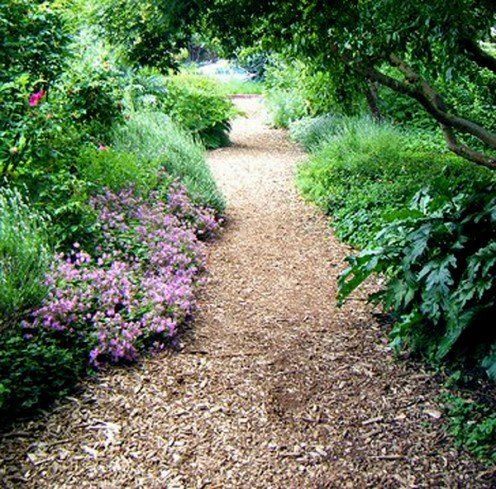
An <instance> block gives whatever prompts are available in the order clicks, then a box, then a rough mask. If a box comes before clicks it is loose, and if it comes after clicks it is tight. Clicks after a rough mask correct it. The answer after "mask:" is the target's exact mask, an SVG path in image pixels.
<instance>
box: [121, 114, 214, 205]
mask: <svg viewBox="0 0 496 489" xmlns="http://www.w3.org/2000/svg"><path fill="white" fill-rule="evenodd" d="M112 147H113V148H114V149H115V151H117V152H128V153H131V154H133V155H135V156H136V157H137V158H138V160H139V164H140V166H142V167H143V168H149V167H152V168H153V167H154V166H155V165H157V166H158V167H159V168H163V169H164V170H165V172H166V174H168V175H170V177H171V178H175V179H179V181H181V183H182V184H183V185H184V186H185V188H186V189H187V192H188V195H189V196H190V197H191V199H192V200H193V202H195V203H196V204H198V205H200V206H207V207H211V208H213V209H215V210H216V212H218V213H220V212H221V211H222V210H223V209H224V199H223V197H222V195H221V194H220V192H219V190H218V188H217V186H216V183H215V181H214V179H213V177H212V174H211V173H210V170H209V168H208V166H207V164H206V162H205V156H204V149H203V147H202V146H201V145H200V144H198V143H197V142H196V141H195V140H194V139H193V137H192V136H191V135H189V134H188V133H186V132H185V131H184V130H182V129H181V128H179V127H178V126H177V125H176V124H174V123H173V122H172V121H171V120H170V119H169V118H168V117H167V116H166V115H164V114H163V113H161V112H136V113H134V114H133V115H132V116H131V118H130V119H129V120H128V121H127V122H126V123H125V124H124V125H122V126H120V127H118V128H116V130H115V133H114V137H113V142H112Z"/></svg>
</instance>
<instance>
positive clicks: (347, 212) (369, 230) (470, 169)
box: [298, 118, 493, 247]
mask: <svg viewBox="0 0 496 489" xmlns="http://www.w3.org/2000/svg"><path fill="white" fill-rule="evenodd" d="M430 148H431V142H430V141H429V140H427V141H423V140H422V139H418V135H417V134H416V133H412V132H410V133H409V132H406V131H402V130H400V129H398V128H394V127H393V126H390V125H388V124H381V125H377V124H375V123H373V122H372V121H371V120H369V119H353V118H351V119H343V123H342V127H341V129H340V130H339V131H338V132H337V134H336V135H334V136H330V137H328V138H326V140H325V143H324V144H323V145H322V146H321V147H320V148H319V149H318V150H317V152H316V153H315V154H313V155H312V156H311V157H310V161H309V162H308V163H304V164H302V165H301V166H300V168H299V173H298V184H299V187H300V189H301V191H302V192H303V194H304V195H305V196H306V197H307V198H309V199H310V200H312V201H314V202H316V203H317V204H318V205H320V206H321V207H322V208H323V209H324V210H325V211H326V212H328V213H329V214H330V215H332V218H333V225H334V226H335V229H336V233H337V235H338V237H340V238H341V239H344V240H346V241H348V242H350V243H351V244H353V245H358V246H360V247H363V246H367V245H368V243H369V242H370V241H372V240H373V238H374V236H375V234H376V232H378V231H379V230H380V229H381V228H382V227H383V226H384V224H386V223H388V222H389V221H391V220H392V219H394V218H395V217H396V216H397V214H398V211H401V210H402V209H405V208H406V207H408V204H409V202H410V200H411V199H412V198H413V196H414V195H415V194H416V193H417V192H418V191H419V190H420V189H421V188H423V187H425V186H429V187H430V188H431V192H432V194H433V196H434V197H436V196H443V195H451V196H453V195H456V193H458V192H460V191H462V190H465V191H466V190H467V189H480V188H484V187H485V186H486V185H487V184H488V183H489V182H491V181H492V180H493V176H492V174H491V172H490V171H488V170H484V169H482V168H479V167H475V166H474V165H470V164H467V163H466V162H465V161H463V160H462V159H460V158H457V157H455V156H452V155H449V154H439V153H437V152H433V151H432V150H431V149H430Z"/></svg>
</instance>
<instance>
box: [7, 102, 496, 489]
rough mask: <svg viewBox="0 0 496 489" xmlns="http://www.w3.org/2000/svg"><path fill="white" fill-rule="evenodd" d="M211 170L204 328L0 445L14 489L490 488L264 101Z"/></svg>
mask: <svg viewBox="0 0 496 489" xmlns="http://www.w3.org/2000/svg"><path fill="white" fill-rule="evenodd" d="M236 103H237V104H238V106H239V107H240V108H241V109H242V110H243V111H244V112H245V115H246V117H240V118H238V119H237V120H236V121H235V123H234V127H233V131H232V140H233V145H232V146H231V147H229V148H225V149H221V150H217V151H214V152H211V153H210V155H209V162H210V165H211V168H212V170H213V172H214V175H215V177H216V179H217V181H218V183H219V185H220V187H221V189H222V191H223V192H224V193H225V195H226V197H227V201H228V209H227V222H226V226H225V229H224V231H223V233H222V235H221V236H220V238H219V239H218V240H217V241H216V242H215V243H213V244H212V245H211V246H210V247H209V258H208V270H209V274H210V275H209V279H208V284H207V285H206V287H205V288H204V290H203V292H202V297H201V300H200V306H199V310H198V314H197V319H196V321H195V323H194V324H193V325H192V326H191V328H190V329H189V330H188V331H186V332H185V334H183V336H182V337H181V338H180V340H179V341H180V344H179V345H177V347H176V349H171V350H170V351H168V352H165V353H163V354H160V355H158V356H155V357H152V358H147V359H144V360H143V361H142V362H141V363H140V364H139V365H137V366H135V367H133V368H117V369H111V370H109V371H108V372H105V373H102V374H101V375H100V376H98V378H97V379H96V381H95V380H94V381H89V382H87V383H86V384H85V386H84V389H83V391H82V393H81V394H79V395H78V396H76V397H73V398H69V399H67V400H65V401H64V402H62V403H60V404H58V405H57V406H56V407H55V408H52V409H51V410H50V411H47V412H46V413H45V414H44V415H42V416H40V417H39V418H38V419H35V420H31V421H24V422H19V423H17V424H16V425H15V426H14V427H13V428H12V431H11V432H9V433H5V434H4V435H3V438H1V442H0V480H2V481H3V483H2V486H3V487H30V488H44V487H50V488H55V487H56V488H59V487H64V488H73V487H74V488H75V487H79V488H83V487H92V488H96V487H98V488H100V487H102V488H114V487H115V488H135V487H145V488H163V487H167V488H224V487H225V488H238V487H239V488H245V487H246V488H318V487H329V488H348V487H349V488H355V487H358V488H361V487H381V488H401V487H436V488H437V487H464V488H465V487H491V486H492V483H494V475H495V474H494V472H491V470H489V469H484V468H483V467H481V466H479V465H478V464H477V463H476V462H474V461H473V459H471V458H470V457H468V456H466V455H465V454H463V453H459V452H457V450H455V449H454V448H453V444H452V443H451V441H450V440H448V439H447V438H446V436H445V434H444V430H443V416H442V413H441V411H440V410H439V409H440V408H439V406H438V404H437V402H436V398H437V396H438V394H439V387H438V386H439V383H438V379H435V378H434V377H433V376H432V374H431V373H429V372H427V371H424V370H423V368H422V367H420V366H418V365H415V364H412V363H411V362H410V363H408V362H401V361H397V360H395V359H394V358H393V357H392V355H391V353H390V352H389V349H388V347H387V339H386V333H385V331H384V327H383V326H381V324H380V323H379V322H378V321H377V319H376V316H375V315H374V314H373V311H372V310H371V309H370V308H369V307H368V306H367V305H366V303H365V301H364V300H363V298H364V297H363V296H357V297H355V298H354V299H353V300H351V301H349V302H348V303H347V304H346V305H345V307H343V308H342V309H338V308H337V307H336V301H335V294H336V278H337V275H338V273H339V271H340V270H341V269H342V267H343V258H344V257H345V255H346V254H347V253H348V251H349V250H347V249H346V247H344V246H343V245H342V244H340V243H338V242H337V241H336V239H335V238H333V236H332V234H331V233H330V230H329V227H328V224H327V222H326V219H325V218H324V217H323V216H322V215H320V214H319V212H318V211H317V210H316V209H314V208H313V207H311V206H309V205H307V204H305V203H304V202H302V201H301V200H300V198H299V197H298V195H297V192H296V190H295V186H294V171H295V167H296V165H297V163H298V162H299V161H300V160H302V159H303V158H304V155H303V154H302V153H301V152H300V151H299V150H298V149H297V148H296V147H295V146H294V145H293V144H291V143H290V142H289V141H288V140H287V137H286V134H285V133H284V132H283V131H280V130H275V129H271V128H269V127H268V126H267V125H265V124H264V115H263V109H262V106H261V99H260V98H258V97H249V98H238V99H237V101H236Z"/></svg>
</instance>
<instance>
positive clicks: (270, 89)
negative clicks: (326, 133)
mask: <svg viewBox="0 0 496 489" xmlns="http://www.w3.org/2000/svg"><path fill="white" fill-rule="evenodd" d="M336 77H337V73H336V72H335V71H333V72H326V71H324V70H322V69H321V68H319V67H318V66H316V65H315V64H313V63H311V62H309V61H306V62H303V61H299V60H294V61H292V62H288V61H285V60H283V59H282V58H281V57H278V56H273V57H272V59H271V63H270V64H269V65H268V67H267V69H266V76H265V81H264V84H265V85H266V87H267V102H268V108H269V112H270V113H271V115H272V121H273V123H274V124H275V125H276V126H279V127H288V126H289V125H290V123H291V122H294V121H297V120H299V119H301V118H304V117H306V116H311V117H315V116H317V115H322V114H327V113H330V112H332V113H335V114H348V115H352V114H356V113H358V112H359V111H360V110H361V106H362V98H360V97H357V96H356V94H349V93H347V91H346V90H345V89H343V87H341V86H340V84H339V83H337V80H336Z"/></svg>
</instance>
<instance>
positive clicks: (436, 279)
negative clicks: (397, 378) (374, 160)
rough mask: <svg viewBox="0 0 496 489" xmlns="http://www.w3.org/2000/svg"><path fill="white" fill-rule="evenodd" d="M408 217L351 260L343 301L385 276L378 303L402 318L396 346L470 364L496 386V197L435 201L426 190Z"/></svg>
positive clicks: (490, 192) (481, 194)
mask: <svg viewBox="0 0 496 489" xmlns="http://www.w3.org/2000/svg"><path fill="white" fill-rule="evenodd" d="M468 188H469V186H468V185H466V186H465V189H466V190H467V189H468ZM404 214H405V215H404V217H403V218H400V219H397V220H395V221H394V222H393V223H391V224H390V225H388V226H386V227H385V228H384V229H382V230H381V232H380V233H379V234H378V235H377V236H376V237H375V238H374V240H373V242H372V244H371V246H370V247H369V248H368V249H367V250H365V251H363V252H362V253H361V254H359V255H358V256H356V257H352V258H349V262H350V264H351V267H350V268H349V269H348V270H347V271H346V272H345V273H344V274H343V276H342V277H341V280H340V293H341V297H346V296H347V295H349V294H350V293H351V292H352V291H353V290H355V289H356V287H358V285H360V284H361V283H362V282H363V281H364V280H366V278H367V277H368V276H369V275H370V274H371V273H380V274H383V275H384V277H385V279H386V283H385V286H384V287H383V289H382V290H381V291H380V292H379V293H377V294H374V297H373V298H374V300H379V301H381V302H382V304H383V305H384V308H385V310H386V311H392V312H393V313H394V315H395V317H396V319H397V320H396V322H395V325H394V328H393V330H392V332H391V336H392V338H393V340H394V341H393V344H394V345H395V346H398V347H400V346H401V347H402V346H407V347H409V348H410V349H412V350H416V351H420V352H422V353H424V354H426V355H427V356H428V358H430V359H432V360H434V361H436V362H439V361H442V360H445V359H446V358H448V357H451V358H455V357H456V358H466V359H467V360H468V361H470V362H471V363H475V364H478V365H479V366H484V367H485V368H486V369H487V372H488V374H489V375H490V376H493V377H494V380H496V375H495V374H496V356H494V348H495V347H496V332H495V331H494V328H491V327H490V322H491V318H492V317H494V314H495V312H496V300H495V297H496V190H495V189H494V187H490V188H489V189H486V190H481V189H479V190H478V191H477V192H475V193H474V194H473V195H471V196H467V195H465V194H458V195H454V196H453V197H447V196H446V197H444V196H437V198H432V197H431V196H430V195H428V194H427V193H426V192H424V191H421V192H419V193H418V194H417V195H416V196H415V198H414V200H413V203H412V207H411V208H410V210H409V211H408V212H404Z"/></svg>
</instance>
